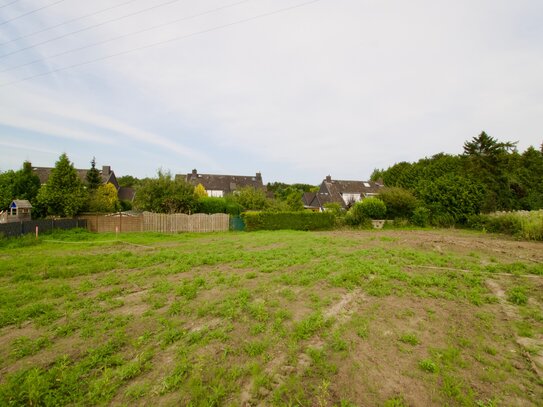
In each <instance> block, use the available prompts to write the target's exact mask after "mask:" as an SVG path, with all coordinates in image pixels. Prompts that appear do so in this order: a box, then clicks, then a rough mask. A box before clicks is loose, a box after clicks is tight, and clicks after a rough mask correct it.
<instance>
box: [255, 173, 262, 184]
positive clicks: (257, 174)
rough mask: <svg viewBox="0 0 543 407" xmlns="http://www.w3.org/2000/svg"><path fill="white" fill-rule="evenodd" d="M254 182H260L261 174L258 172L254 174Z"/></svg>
mask: <svg viewBox="0 0 543 407" xmlns="http://www.w3.org/2000/svg"><path fill="white" fill-rule="evenodd" d="M256 180H257V181H260V182H262V173H260V172H257V173H256Z"/></svg>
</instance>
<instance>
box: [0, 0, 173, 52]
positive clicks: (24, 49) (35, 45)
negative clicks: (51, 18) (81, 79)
mask: <svg viewBox="0 0 543 407" xmlns="http://www.w3.org/2000/svg"><path fill="white" fill-rule="evenodd" d="M60 1H64V0H60ZM178 1H179V0H169V1H166V2H164V3H160V4H157V5H155V6H152V7H148V8H145V9H143V10H139V11H136V12H133V13H130V14H126V15H124V16H120V17H116V18H112V19H110V20H107V21H103V22H101V23H97V24H93V25H90V26H88V27H85V28H81V29H79V30H75V31H72V32H69V33H66V34H62V35H59V36H58V37H54V38H50V39H48V40H45V41H42V42H38V43H36V44H32V45H29V46H28V47H24V48H20V49H18V50H15V51H12V52H8V53H7V54H4V55H0V59H2V58H5V57H8V56H10V55H14V54H18V53H19V52H23V51H26V50H27V49H31V48H35V47H37V46H39V45H43V44H47V43H49V42H53V41H56V40H60V39H61V38H65V37H69V36H70V35H74V34H79V33H81V32H84V31H88V30H92V29H93V28H96V27H101V26H103V25H106V24H109V23H112V22H114V21H119V20H122V19H125V18H128V17H133V16H135V15H137V14H141V13H145V12H147V11H150V10H154V9H157V8H160V7H164V6H167V5H170V4H172V3H176V2H178Z"/></svg>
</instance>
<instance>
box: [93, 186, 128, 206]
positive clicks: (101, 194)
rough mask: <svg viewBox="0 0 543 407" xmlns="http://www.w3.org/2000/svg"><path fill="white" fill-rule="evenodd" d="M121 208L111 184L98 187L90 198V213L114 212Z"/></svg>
mask: <svg viewBox="0 0 543 407" xmlns="http://www.w3.org/2000/svg"><path fill="white" fill-rule="evenodd" d="M120 208H121V203H120V202H119V197H118V195H117V188H115V186H114V185H113V184H111V183H109V182H108V183H107V184H105V185H100V186H99V187H98V188H97V189H96V191H95V192H94V194H93V195H92V196H91V197H90V201H89V210H90V211H91V212H116V211H118V210H119V209H120Z"/></svg>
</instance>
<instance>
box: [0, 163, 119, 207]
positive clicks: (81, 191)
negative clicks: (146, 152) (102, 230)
mask: <svg viewBox="0 0 543 407" xmlns="http://www.w3.org/2000/svg"><path fill="white" fill-rule="evenodd" d="M14 199H26V200H28V201H29V202H30V203H31V204H32V207H33V209H32V216H33V217H35V218H40V217H46V216H59V217H71V216H74V215H77V214H78V213H81V212H115V211H117V210H119V209H121V207H122V205H121V202H120V201H119V198H118V196H117V189H116V188H115V186H114V185H112V184H109V183H108V184H103V183H102V179H101V176H100V172H99V171H98V170H97V169H96V161H95V159H94V158H93V159H92V161H91V168H90V169H89V170H88V171H87V174H86V177H85V181H82V180H81V179H80V178H79V175H78V173H77V170H76V169H75V168H74V166H73V164H72V163H71V162H70V160H69V159H68V156H67V155H66V154H62V155H61V156H60V157H59V159H58V161H57V162H56V163H55V167H54V168H53V169H52V170H51V175H50V177H49V179H48V181H47V183H46V184H44V185H41V183H40V179H39V177H38V176H37V175H36V174H35V173H34V172H33V171H32V165H31V164H30V163H29V162H28V161H26V162H24V163H23V167H22V168H21V169H20V170H18V171H11V170H10V171H6V172H3V173H1V174H0V209H7V208H8V207H9V204H10V203H11V202H12V201H13V200H14Z"/></svg>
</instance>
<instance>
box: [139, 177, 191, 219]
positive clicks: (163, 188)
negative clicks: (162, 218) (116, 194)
mask: <svg viewBox="0 0 543 407" xmlns="http://www.w3.org/2000/svg"><path fill="white" fill-rule="evenodd" d="M134 207H135V208H137V209H139V210H142V211H149V212H156V213H193V212H194V211H195V209H196V207H197V197H196V195H195V194H194V187H193V186H192V185H190V184H188V183H187V182H185V181H184V180H182V179H174V178H173V177H172V175H171V173H169V172H163V171H162V170H159V171H158V174H157V178H146V179H144V180H142V181H141V183H140V185H139V186H138V187H137V189H136V198H135V200H134Z"/></svg>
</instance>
